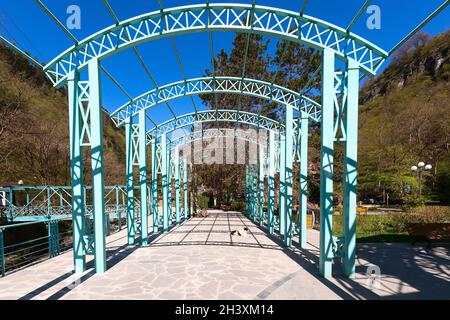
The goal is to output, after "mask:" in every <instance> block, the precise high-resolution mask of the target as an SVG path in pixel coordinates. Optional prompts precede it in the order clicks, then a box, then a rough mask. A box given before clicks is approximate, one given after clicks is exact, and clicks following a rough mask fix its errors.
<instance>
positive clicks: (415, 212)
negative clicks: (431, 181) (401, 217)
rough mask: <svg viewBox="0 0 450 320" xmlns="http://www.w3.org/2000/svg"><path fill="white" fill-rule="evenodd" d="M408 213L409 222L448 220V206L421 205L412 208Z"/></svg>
mask: <svg viewBox="0 0 450 320" xmlns="http://www.w3.org/2000/svg"><path fill="white" fill-rule="evenodd" d="M405 215H408V222H409V223H443V222H450V207H445V206H421V207H417V208H414V209H412V210H411V211H410V212H409V213H406V214H405Z"/></svg>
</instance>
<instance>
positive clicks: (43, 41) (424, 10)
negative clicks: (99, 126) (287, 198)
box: [0, 0, 450, 122]
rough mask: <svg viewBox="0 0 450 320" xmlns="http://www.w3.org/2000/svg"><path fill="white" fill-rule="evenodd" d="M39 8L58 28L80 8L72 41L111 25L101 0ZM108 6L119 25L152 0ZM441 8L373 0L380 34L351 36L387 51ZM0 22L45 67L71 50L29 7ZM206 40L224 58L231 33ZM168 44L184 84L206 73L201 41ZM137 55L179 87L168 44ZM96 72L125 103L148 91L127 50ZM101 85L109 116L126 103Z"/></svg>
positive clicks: (343, 20)
mask: <svg viewBox="0 0 450 320" xmlns="http://www.w3.org/2000/svg"><path fill="white" fill-rule="evenodd" d="M43 2H44V4H45V5H46V6H47V7H48V8H49V9H50V10H51V11H52V12H53V13H54V14H55V15H56V16H57V17H58V19H59V20H60V21H62V22H63V23H65V21H66V19H67V17H68V14H67V13H66V9H67V7H68V6H69V5H71V4H76V5H78V6H79V7H80V9H81V29H80V30H72V33H73V34H74V36H75V37H76V38H77V39H79V40H81V39H83V38H85V37H87V36H89V35H90V34H91V33H93V32H96V31H98V30H100V29H103V28H105V27H107V26H109V25H111V24H113V19H112V18H111V16H110V15H109V13H108V11H107V9H106V8H105V7H104V5H103V2H102V1H101V0H43ZM109 2H110V4H111V6H112V7H113V9H114V10H115V12H116V14H117V15H118V17H119V19H120V20H124V19H127V18H131V17H133V16H135V15H138V14H143V13H146V12H150V11H155V10H158V9H159V6H158V1H157V0H126V1H123V0H109ZM204 2H205V0H201V1H199V0H185V1H182V0H164V1H163V3H164V6H165V7H174V6H180V5H185V4H196V3H204ZM215 2H233V3H251V0H238V1H236V0H221V1H216V0H211V3H215ZM443 2H444V0H426V1H423V0H394V1H393V0H373V1H372V3H371V4H375V5H378V6H379V7H380V9H381V29H380V30H369V29H368V28H367V27H366V20H367V18H368V15H367V14H363V15H362V16H361V18H360V19H359V21H358V23H357V24H356V25H355V26H354V27H353V29H352V32H354V33H356V34H358V35H360V36H362V37H364V38H366V39H368V40H369V41H371V42H373V43H374V44H376V45H378V46H379V47H381V48H383V49H385V50H387V51H388V50H389V49H391V48H392V47H393V46H394V45H395V44H396V43H397V42H398V41H400V40H401V39H402V38H403V37H404V36H405V35H406V34H407V33H408V32H409V31H410V30H411V29H413V28H414V27H415V26H416V25H417V24H419V23H420V22H421V21H422V20H423V19H424V18H426V17H427V16H428V15H429V14H430V13H431V12H432V11H433V10H434V9H436V8H437V7H438V6H439V5H440V4H442V3H443ZM363 3H364V0H340V1H334V0H310V1H308V6H307V7H306V10H305V14H307V15H310V16H313V17H316V18H319V19H323V20H326V21H328V22H331V23H333V24H336V25H338V26H340V27H343V28H346V27H347V26H348V24H349V23H350V21H351V20H352V18H353V17H354V16H355V14H356V13H357V12H358V10H359V8H360V7H361V6H362V5H363ZM256 4H258V5H265V6H271V7H278V8H282V9H287V10H293V11H298V10H299V9H300V7H301V6H302V4H303V0H276V1H275V0H256ZM449 21H450V8H446V9H445V10H444V11H443V12H442V13H441V14H440V15H438V16H437V17H436V18H435V19H434V20H433V21H431V22H430V23H429V24H428V25H427V26H426V27H425V28H424V30H425V31H426V32H428V33H430V34H432V35H435V34H438V33H441V32H443V31H446V30H448V29H449V27H450V23H449ZM0 22H1V24H0V33H1V34H2V35H3V36H4V37H6V38H7V39H9V40H10V41H12V42H14V43H15V44H16V45H18V46H19V47H20V48H21V49H23V50H26V51H28V52H29V53H30V54H31V55H32V56H34V57H36V58H37V59H38V60H39V61H42V62H48V61H50V60H51V59H52V58H53V57H55V56H56V55H58V54H59V53H60V52H62V51H64V50H65V49H67V48H68V47H69V46H71V45H72V42H71V40H70V39H69V38H68V37H67V36H66V35H65V34H64V32H62V31H61V30H60V29H59V28H58V27H57V26H56V25H55V23H54V22H53V21H52V20H51V19H50V18H49V17H48V16H47V15H46V14H45V13H44V12H43V11H42V10H41V9H40V8H39V6H38V5H37V4H36V3H35V2H34V1H33V0H14V1H7V0H1V1H0ZM213 38H214V51H215V52H218V51H219V50H220V49H221V48H224V49H226V50H227V51H229V50H230V49H231V42H232V40H233V38H234V33H231V32H220V33H219V32H217V33H213ZM174 39H175V43H176V45H177V47H178V50H179V52H180V56H181V60H182V63H183V66H184V69H185V72H186V76H187V78H191V77H198V76H202V75H203V74H204V70H205V69H206V68H209V67H210V54H209V37H208V34H207V33H197V34H191V35H182V36H176V37H175V38H174ZM276 42H277V39H275V38H270V48H269V53H270V52H273V48H274V47H275V44H276ZM137 49H138V51H139V53H140V54H141V55H142V57H143V58H144V60H145V62H146V64H147V66H148V67H149V69H150V71H151V72H152V74H153V76H154V77H155V79H156V81H157V82H158V84H159V85H164V84H167V83H170V82H174V81H178V80H182V74H181V71H180V69H179V67H178V63H177V60H176V56H175V54H174V52H173V50H172V47H171V44H170V40H169V39H161V40H158V41H154V42H149V43H145V44H142V45H140V46H139V47H138V48H137ZM103 66H104V67H105V68H106V69H107V70H108V71H109V72H110V73H111V74H112V75H113V76H114V77H115V78H116V79H117V80H118V81H119V82H120V83H121V84H122V85H123V86H124V87H125V88H126V90H127V91H128V92H129V94H130V95H131V96H137V95H139V94H142V93H143V92H145V91H148V90H149V89H151V88H153V86H152V83H151V82H150V80H149V78H148V77H147V76H146V74H145V72H144V70H143V69H142V68H141V66H140V65H139V62H138V60H137V59H136V57H135V56H134V54H133V53H132V51H131V50H127V51H124V52H121V53H120V54H117V55H115V56H112V57H110V58H108V59H106V60H105V61H103ZM384 66H386V64H385V65H384ZM102 79H103V83H102V85H103V89H104V90H103V92H104V93H103V104H104V106H105V107H106V108H107V109H108V110H110V111H112V110H114V109H115V108H116V107H118V106H120V105H122V104H123V103H124V102H126V101H127V97H126V96H125V95H124V94H123V93H122V92H121V91H120V90H119V89H118V88H117V87H115V86H114V84H113V83H112V82H111V81H110V80H109V79H108V78H107V77H106V76H103V78H102ZM195 101H196V104H197V106H198V107H199V109H202V107H201V101H200V100H199V99H198V98H197V97H195ZM170 105H171V106H172V107H173V108H174V109H175V112H176V113H178V114H184V113H188V112H192V111H193V106H192V103H191V101H190V99H189V98H183V99H179V100H174V101H172V102H170ZM150 115H151V117H152V118H153V119H154V120H155V121H156V122H161V121H164V120H167V119H168V118H170V117H171V115H170V113H169V111H168V109H167V107H165V105H161V106H158V107H157V108H155V109H154V110H152V112H151V113H150Z"/></svg>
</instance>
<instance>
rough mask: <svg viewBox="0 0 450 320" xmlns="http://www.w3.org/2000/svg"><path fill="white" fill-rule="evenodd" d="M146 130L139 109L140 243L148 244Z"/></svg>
mask: <svg viewBox="0 0 450 320" xmlns="http://www.w3.org/2000/svg"><path fill="white" fill-rule="evenodd" d="M146 133H147V130H146V119H145V110H141V111H139V186H140V191H141V244H142V245H143V246H146V245H148V202H147V199H148V198H147V141H146V140H147V135H146Z"/></svg>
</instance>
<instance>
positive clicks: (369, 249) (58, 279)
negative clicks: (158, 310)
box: [0, 211, 450, 299]
mask: <svg viewBox="0 0 450 320" xmlns="http://www.w3.org/2000/svg"><path fill="white" fill-rule="evenodd" d="M242 228H248V231H247V233H248V234H247V235H244V236H239V235H237V234H236V235H232V233H233V231H234V230H238V229H242ZM318 236H319V234H318V232H317V231H315V230H308V248H307V249H306V250H300V249H298V248H295V246H294V248H293V249H285V248H283V247H282V246H280V242H279V240H278V238H277V237H268V236H267V234H266V233H265V229H263V228H261V229H260V228H259V227H258V226H257V225H255V224H253V223H252V222H251V221H250V220H248V219H247V218H246V217H245V216H243V215H242V214H240V213H233V212H227V213H225V212H217V211H216V212H214V211H211V212H210V214H209V216H208V217H206V218H193V219H191V220H188V221H186V222H184V223H182V224H181V225H179V226H176V227H174V228H173V229H172V230H171V231H170V232H169V233H167V234H159V235H155V236H154V238H153V239H152V242H151V245H150V246H148V247H140V246H126V245H125V243H126V233H125V231H124V230H122V231H121V232H119V233H116V234H113V235H111V236H110V237H108V238H107V240H108V241H107V246H108V271H107V272H106V273H104V274H95V273H94V271H93V265H92V261H91V259H89V262H88V270H87V271H86V272H85V273H84V274H82V275H80V274H72V255H71V252H67V253H65V254H62V255H60V256H58V257H56V258H53V259H50V260H46V261H43V262H40V263H37V264H35V265H33V266H29V267H27V268H25V269H23V270H20V271H16V272H13V273H11V274H9V275H7V276H6V277H5V278H0V299H379V298H380V297H381V298H389V299H392V298H394V299H402V298H447V299H448V298H450V267H449V264H450V258H449V252H448V248H445V247H438V248H433V249H432V250H426V249H424V248H422V247H413V246H411V245H409V244H395V245H394V244H392V245H390V244H365V245H358V251H357V254H358V265H357V277H356V279H354V280H348V279H344V278H342V277H340V276H339V269H340V267H339V265H338V264H339V262H338V261H336V265H335V268H334V269H335V270H336V273H337V274H336V277H335V278H332V279H329V280H326V279H322V278H320V277H319V276H318V270H317V262H318ZM374 265H377V266H379V267H380V271H381V276H380V277H379V278H377V279H376V281H375V283H374V285H371V282H370V281H369V278H368V276H367V275H366V272H367V268H368V267H369V266H374Z"/></svg>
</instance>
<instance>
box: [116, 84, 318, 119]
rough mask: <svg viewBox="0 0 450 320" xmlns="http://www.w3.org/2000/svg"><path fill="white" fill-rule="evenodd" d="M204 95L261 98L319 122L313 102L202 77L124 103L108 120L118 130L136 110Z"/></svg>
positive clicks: (267, 87)
mask: <svg viewBox="0 0 450 320" xmlns="http://www.w3.org/2000/svg"><path fill="white" fill-rule="evenodd" d="M204 93H234V94H244V95H249V96H253V97H258V98H263V99H267V100H270V101H274V102H277V103H280V104H283V105H285V106H286V105H291V106H292V107H293V108H294V109H295V110H299V111H304V112H305V113H306V114H308V116H309V117H311V119H312V120H314V121H320V104H319V103H317V102H315V101H314V100H311V99H310V98H308V97H306V96H303V95H300V94H299V93H297V92H295V91H292V90H290V89H287V88H284V87H281V86H278V85H274V84H272V83H269V82H265V81H260V80H255V79H248V78H238V77H204V78H194V79H189V80H186V81H178V82H174V83H171V84H168V85H165V86H162V87H160V88H158V89H153V90H150V91H148V92H146V93H144V94H142V95H141V96H139V97H137V98H136V99H133V100H132V101H129V102H127V103H126V104H124V105H123V106H121V107H120V108H118V109H117V110H116V111H114V112H113V113H111V119H112V120H113V121H114V123H115V124H116V125H117V126H121V125H122V124H123V123H124V122H125V120H126V119H128V118H129V117H130V116H136V115H137V114H138V112H139V111H140V110H146V109H148V108H152V107H154V106H156V105H158V104H161V103H163V102H166V101H169V100H173V99H176V98H182V97H185V96H188V95H195V94H204Z"/></svg>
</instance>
